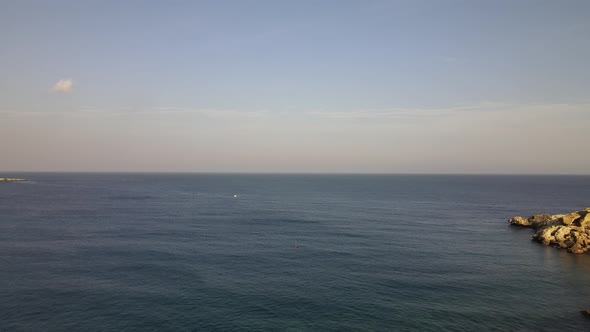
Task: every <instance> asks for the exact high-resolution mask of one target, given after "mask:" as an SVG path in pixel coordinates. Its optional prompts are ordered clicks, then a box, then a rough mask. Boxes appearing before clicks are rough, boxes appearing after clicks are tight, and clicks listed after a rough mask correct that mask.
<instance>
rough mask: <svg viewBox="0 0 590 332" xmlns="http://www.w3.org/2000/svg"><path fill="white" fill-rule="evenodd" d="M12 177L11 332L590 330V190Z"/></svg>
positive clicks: (4, 250) (296, 178)
mask: <svg viewBox="0 0 590 332" xmlns="http://www.w3.org/2000/svg"><path fill="white" fill-rule="evenodd" d="M6 176H24V177H27V178H30V179H32V180H31V181H30V182H26V183H0V331H64V330H67V331H395V330H416V331H440V330H453V331H477V330H497V331H506V330H518V331H588V330H590V319H587V318H584V317H583V316H582V315H581V314H580V313H579V310H581V309H586V308H590V255H572V254H568V253H566V252H564V251H561V250H558V249H554V248H547V247H543V246H540V245H538V244H536V243H533V242H531V241H530V236H531V231H530V230H527V229H519V228H514V227H510V226H508V225H507V223H506V219H507V218H509V217H512V216H514V215H527V216H528V215H530V214H532V213H540V212H549V213H559V212H567V211H573V210H578V209H581V208H584V207H587V206H590V177H574V176H567V177H560V176H434V175H433V176H408V175H383V176H382V175H373V176H367V175H211V174H51V173H38V174H6ZM234 195H237V197H234Z"/></svg>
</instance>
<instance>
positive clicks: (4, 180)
mask: <svg viewBox="0 0 590 332" xmlns="http://www.w3.org/2000/svg"><path fill="white" fill-rule="evenodd" d="M16 181H27V179H20V178H0V182H16Z"/></svg>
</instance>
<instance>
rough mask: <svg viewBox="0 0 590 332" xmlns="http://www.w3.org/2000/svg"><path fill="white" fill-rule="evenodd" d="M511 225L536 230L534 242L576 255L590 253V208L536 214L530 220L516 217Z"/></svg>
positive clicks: (512, 219) (511, 221)
mask: <svg viewBox="0 0 590 332" xmlns="http://www.w3.org/2000/svg"><path fill="white" fill-rule="evenodd" d="M509 222H510V224H511V225H515V226H522V227H530V228H533V229H535V230H536V231H535V234H533V240H535V241H537V242H539V243H542V244H544V245H547V246H555V247H559V248H563V249H567V251H569V252H571V253H575V254H582V253H585V252H588V251H590V208H586V209H584V210H581V211H576V212H571V213H567V214H554V215H549V214H535V215H533V216H531V217H529V218H528V219H525V218H523V217H521V216H516V217H514V218H511V219H510V220H509Z"/></svg>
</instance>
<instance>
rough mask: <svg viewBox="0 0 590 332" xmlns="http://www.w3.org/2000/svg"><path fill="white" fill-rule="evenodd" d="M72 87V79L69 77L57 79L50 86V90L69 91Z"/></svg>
mask: <svg viewBox="0 0 590 332" xmlns="http://www.w3.org/2000/svg"><path fill="white" fill-rule="evenodd" d="M73 88H74V81H72V79H71V78H68V79H62V80H59V81H57V83H55V84H54V85H53V87H52V88H51V92H65V93H67V92H71V91H72V89H73Z"/></svg>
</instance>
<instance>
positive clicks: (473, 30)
mask: <svg viewBox="0 0 590 332" xmlns="http://www.w3.org/2000/svg"><path fill="white" fill-rule="evenodd" d="M588 59H590V1H585V0H582V1H574V0H561V1H557V0H555V1H542V0H534V1H524V0H522V1H521V0H510V1H503V0H498V1H492V0H489V1H478V0H465V1H453V0H448V1H445V0H440V1H439V0H430V1H420V0H417V1H416V0H412V1H393V0H392V1H369V0H359V1H344V0H342V1H335V0H334V1H331V0H322V1H317V0H316V1H306V0H297V1H280V0H276V1H262V0H260V1H258V0H241V1H224V0H218V1H174V0H172V1H58V0H52V1H41V0H39V1H27V0H19V1H15V0H10V1H8V0H0V171H5V172H6V171H83V172H85V171H88V172H99V171H104V172H285V173H308V172H311V173H468V174H471V173H477V174H478V173H491V174H590V153H589V151H590V149H589V147H590V134H589V133H590V131H589V130H588V128H589V127H590V65H589V61H588Z"/></svg>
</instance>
